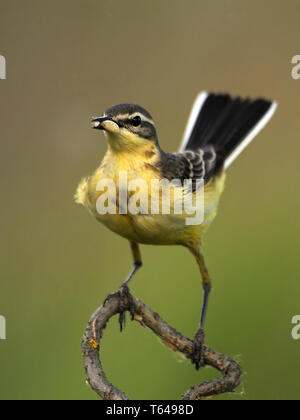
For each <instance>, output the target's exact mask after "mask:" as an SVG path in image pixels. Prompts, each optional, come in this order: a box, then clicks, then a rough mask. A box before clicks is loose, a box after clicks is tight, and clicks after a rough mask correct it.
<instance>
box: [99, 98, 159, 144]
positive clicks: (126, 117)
mask: <svg viewBox="0 0 300 420" xmlns="http://www.w3.org/2000/svg"><path fill="white" fill-rule="evenodd" d="M92 124H93V128H94V129H97V130H104V132H105V134H106V136H107V138H108V141H109V145H110V147H111V148H112V149H115V150H118V151H121V150H128V149H132V150H134V149H137V148H141V147H145V146H148V145H149V143H150V144H151V143H152V144H154V145H157V134H156V128H155V124H154V121H153V119H152V117H151V115H150V114H149V112H148V111H146V110H145V109H144V108H142V107H141V106H139V105H134V104H129V103H124V104H118V105H114V106H112V107H110V108H108V109H107V111H106V112H105V113H104V115H103V116H101V117H98V118H93V119H92Z"/></svg>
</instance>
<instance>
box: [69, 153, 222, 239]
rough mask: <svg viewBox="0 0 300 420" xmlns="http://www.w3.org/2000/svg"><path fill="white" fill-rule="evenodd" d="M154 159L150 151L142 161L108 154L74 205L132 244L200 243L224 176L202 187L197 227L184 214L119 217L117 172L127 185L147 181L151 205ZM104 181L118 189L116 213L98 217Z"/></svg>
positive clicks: (156, 176) (80, 188)
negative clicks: (201, 218) (201, 214)
mask: <svg viewBox="0 0 300 420" xmlns="http://www.w3.org/2000/svg"><path fill="white" fill-rule="evenodd" d="M151 147H152V146H151ZM156 159H157V154H156V153H155V152H154V151H153V150H145V153H144V155H143V158H142V159H141V156H140V155H139V156H135V155H134V153H118V154H114V153H111V152H110V151H108V153H107V155H106V156H105V158H104V160H103V162H102V164H101V166H100V168H98V169H97V170H96V171H95V173H94V174H93V176H91V177H89V178H86V179H83V180H82V181H81V183H80V184H79V186H78V189H77V192H76V195H75V199H76V202H77V203H80V204H83V205H84V206H85V207H86V208H87V209H88V210H89V211H90V213H91V214H93V216H94V217H96V219H97V220H99V221H100V222H101V223H103V224H104V225H105V226H106V227H107V228H109V229H110V230H112V231H113V232H115V233H117V234H118V235H120V236H122V237H124V238H126V239H128V240H131V241H135V242H138V243H145V244H153V245H171V244H174V245H175V244H183V245H185V244H187V243H190V242H199V241H201V238H202V236H203V234H204V232H205V231H206V230H207V228H208V226H209V225H210V223H211V222H212V221H213V219H214V218H215V216H216V212H217V206H218V202H219V198H220V195H221V193H222V191H223V188H224V181H225V175H223V176H221V177H217V178H214V179H212V180H211V181H210V182H209V183H207V184H206V186H205V192H204V200H205V207H204V210H205V214H204V222H203V224H202V225H200V226H199V225H198V226H187V225H186V223H185V217H186V215H184V214H183V215H175V214H172V213H171V214H158V215H151V214H145V215H141V214H138V215H133V214H130V213H128V214H125V215H122V214H119V213H120V207H119V201H118V197H119V186H120V179H119V174H120V172H126V174H127V178H128V182H130V181H132V180H136V179H142V180H144V181H145V182H146V184H147V185H148V188H147V189H145V191H143V194H145V195H147V199H148V202H149V206H150V203H151V182H152V180H153V179H159V178H160V173H159V171H158V170H157V169H155V160H156ZM103 179H111V180H112V181H114V183H115V185H116V187H117V188H116V202H115V204H116V213H117V214H105V215H100V214H99V212H98V211H97V201H98V199H99V197H100V196H101V194H103V191H99V188H97V186H98V185H99V182H100V181H101V180H103ZM129 198H130V194H129V196H128V199H129ZM144 198H146V197H144ZM172 208H174V202H172V203H171V210H172ZM149 209H150V207H149ZM150 213H151V212H150Z"/></svg>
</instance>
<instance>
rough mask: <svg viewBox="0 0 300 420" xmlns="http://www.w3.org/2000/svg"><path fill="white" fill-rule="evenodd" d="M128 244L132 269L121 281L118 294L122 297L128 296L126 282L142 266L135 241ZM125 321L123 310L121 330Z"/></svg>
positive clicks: (120, 319) (127, 282)
mask: <svg viewBox="0 0 300 420" xmlns="http://www.w3.org/2000/svg"><path fill="white" fill-rule="evenodd" d="M130 246H131V250H132V255H133V261H134V266H133V269H132V271H131V273H130V274H129V276H128V278H127V279H126V280H125V281H124V283H122V285H121V287H120V294H121V298H122V299H125V298H126V296H128V294H129V288H128V284H129V282H130V281H131V280H132V278H133V277H134V275H135V274H136V272H137V271H138V269H139V268H141V266H142V257H141V252H140V248H139V246H138V244H137V243H135V242H130ZM122 299H121V301H122ZM125 321H126V318H125V311H121V314H120V318H119V323H120V329H121V332H122V331H123V329H124V327H125Z"/></svg>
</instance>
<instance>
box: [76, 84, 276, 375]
mask: <svg viewBox="0 0 300 420" xmlns="http://www.w3.org/2000/svg"><path fill="white" fill-rule="evenodd" d="M277 106H278V104H277V102H275V101H272V100H267V99H264V98H258V99H251V98H249V97H246V98H242V97H241V96H232V95H230V94H227V93H226V94H225V93H224V94H223V93H220V94H219V93H209V92H201V93H199V94H198V96H197V97H196V100H195V102H194V104H193V106H192V110H191V113H190V117H189V119H188V122H187V126H186V129H185V131H184V135H183V139H182V142H181V146H180V148H179V150H178V151H177V152H173V153H170V152H166V151H164V150H163V149H162V147H161V145H160V144H161V143H160V142H159V140H158V135H157V130H156V126H155V123H154V120H153V118H152V116H151V114H150V113H149V112H148V111H147V110H146V109H144V108H143V107H141V106H140V105H136V104H134V103H120V104H117V105H114V106H112V107H110V108H108V109H107V110H106V112H105V113H104V114H102V115H101V116H100V117H97V118H93V119H92V128H94V129H96V130H100V131H101V132H103V133H104V134H105V137H106V139H107V152H106V154H105V156H104V158H103V160H102V162H101V164H100V166H99V167H98V168H97V169H96V170H95V172H94V173H93V175H91V176H89V177H85V178H83V179H82V180H81V182H80V184H79V186H78V188H77V191H76V194H75V201H76V202H77V203H78V204H81V205H83V206H84V207H86V208H87V209H88V211H89V212H90V213H91V214H92V215H93V216H94V217H95V218H96V219H97V220H98V221H99V222H101V223H102V224H104V225H105V226H106V227H107V228H108V229H110V230H111V231H113V232H114V233H116V234H118V235H119V236H121V237H123V238H125V239H127V240H128V241H129V244H130V247H131V252H132V256H133V262H134V264H133V269H132V271H131V272H130V275H129V276H128V277H127V279H126V280H125V282H123V283H122V285H121V287H120V291H123V292H124V291H126V290H129V289H128V285H129V282H130V281H131V280H132V278H133V277H134V275H135V274H136V272H137V271H138V270H139V269H140V268H141V266H142V257H141V251H140V245H141V244H142V245H144V244H146V245H179V246H183V247H185V248H187V249H188V250H189V251H190V252H191V254H192V255H193V256H194V258H195V260H196V263H197V265H198V267H199V271H200V275H201V279H202V287H203V303H202V310H201V315H200V322H199V326H198V329H197V331H196V333H195V337H194V340H193V357H192V363H193V364H194V365H195V367H196V369H197V370H198V369H199V368H201V367H202V366H204V364H205V363H204V344H205V320H206V315H207V308H208V301H209V297H210V292H211V289H212V280H211V277H210V275H209V271H208V269H207V266H206V263H205V258H204V253H203V238H204V236H205V234H206V232H207V230H208V228H209V226H210V225H211V224H212V222H213V221H214V219H215V217H216V215H217V211H218V205H219V201H220V198H221V195H222V193H223V190H224V187H225V179H226V176H227V172H228V169H229V167H231V165H232V163H233V162H234V161H235V160H236V158H237V157H238V156H239V155H240V154H241V152H242V151H243V150H244V149H245V148H246V147H247V146H248V145H249V144H250V143H251V142H252V140H253V139H254V138H255V137H256V136H257V135H258V133H259V132H260V131H261V130H262V129H263V128H264V127H265V126H266V125H267V123H268V122H269V121H270V120H271V118H272V117H273V115H274V113H275V111H276V109H277ZM174 122H175V121H174ZM120 174H122V175H123V176H124V174H125V175H126V178H127V181H134V180H136V179H139V180H142V181H143V183H142V184H140V185H141V186H140V189H139V199H140V202H141V201H144V202H146V203H148V202H149V199H151V198H152V195H153V188H152V187H153V184H152V182H153V180H158V181H161V180H167V181H169V182H171V181H173V180H177V181H178V180H179V181H180V182H182V185H181V186H180V185H177V186H176V187H175V189H174V190H173V194H171V196H170V202H171V204H170V210H171V211H170V213H169V214H164V213H162V212H159V213H158V214H157V213H155V214H152V213H151V209H150V210H149V206H148V207H147V206H146V207H147V209H145V208H143V209H140V211H135V212H130V211H129V210H128V206H127V204H128V202H129V201H130V199H131V198H132V195H133V192H132V190H130V191H125V192H126V193H128V195H126V194H125V195H124V191H123V190H124V189H126V188H127V187H128V184H126V185H127V186H126V185H125V187H124V184H122V186H121V183H122V180H121V179H120ZM107 179H108V180H110V181H111V182H113V183H114V185H115V190H114V192H115V196H114V197H111V193H109V194H108V195H104V194H105V191H107V189H106V190H104V189H103V188H102V189H101V188H99V184H101V181H104V180H107ZM186 181H189V182H190V184H189V189H188V191H184V194H185V195H186V196H189V197H192V198H195V196H196V194H197V192H198V191H199V190H200V188H202V192H203V197H204V198H203V212H202V213H203V214H202V219H201V223H187V220H188V215H187V214H186V212H185V211H183V212H181V214H179V212H178V214H177V213H176V212H175V211H174V209H175V208H176V205H177V201H176V200H177V197H181V198H182V195H181V196H180V195H179V196H177V195H176V194H175V192H176V191H177V192H179V191H180V192H181V193H182V191H183V189H184V187H183V185H184V184H183V183H184V182H186ZM199 185H200V186H199ZM174 191H175V192H174ZM122 194H123V195H122ZM121 196H122V197H123V199H121ZM101 197H105V200H102V205H103V203H104V201H105V202H106V204H107V200H110V199H111V200H112V203H113V207H114V210H113V211H110V212H107V211H101V209H100V211H99V208H98V207H99V206H98V205H97V203H99V199H101ZM159 199H160V200H161V196H159ZM156 200H157V197H156ZM156 204H157V203H156ZM144 207H145V206H144ZM151 208H152V207H151ZM166 213H167V212H166ZM121 330H122V322H121Z"/></svg>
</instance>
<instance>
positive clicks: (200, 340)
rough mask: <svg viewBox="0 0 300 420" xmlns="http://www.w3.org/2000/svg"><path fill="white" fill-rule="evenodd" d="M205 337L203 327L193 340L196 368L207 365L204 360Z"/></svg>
mask: <svg viewBox="0 0 300 420" xmlns="http://www.w3.org/2000/svg"><path fill="white" fill-rule="evenodd" d="M204 339H205V334H204V330H203V328H199V330H198V331H197V332H196V335H195V339H194V342H193V356H192V363H193V364H194V365H195V366H196V370H199V369H200V368H202V367H204V366H205V360H204Z"/></svg>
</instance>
